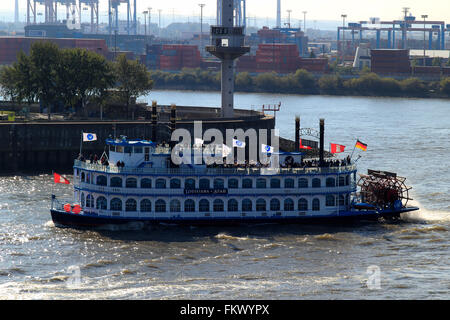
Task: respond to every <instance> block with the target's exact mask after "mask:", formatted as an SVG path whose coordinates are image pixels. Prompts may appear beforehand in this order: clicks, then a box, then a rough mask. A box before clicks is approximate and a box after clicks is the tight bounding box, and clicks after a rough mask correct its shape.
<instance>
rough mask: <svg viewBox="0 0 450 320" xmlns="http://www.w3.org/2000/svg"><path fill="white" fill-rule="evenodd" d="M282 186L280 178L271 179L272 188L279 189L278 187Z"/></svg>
mask: <svg viewBox="0 0 450 320" xmlns="http://www.w3.org/2000/svg"><path fill="white" fill-rule="evenodd" d="M280 186H281V182H280V179H278V178H272V179H270V187H271V188H272V189H273V188H275V189H278V188H280Z"/></svg>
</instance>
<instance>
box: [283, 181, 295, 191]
mask: <svg viewBox="0 0 450 320" xmlns="http://www.w3.org/2000/svg"><path fill="white" fill-rule="evenodd" d="M294 185H295V182H294V179H291V178H287V179H285V180H284V187H285V188H289V189H291V188H294Z"/></svg>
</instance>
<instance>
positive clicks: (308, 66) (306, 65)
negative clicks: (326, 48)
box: [299, 58, 328, 73]
mask: <svg viewBox="0 0 450 320" xmlns="http://www.w3.org/2000/svg"><path fill="white" fill-rule="evenodd" d="M299 68H300V69H305V70H306V71H309V72H315V73H324V72H327V71H328V59H326V58H301V59H300V64H299Z"/></svg>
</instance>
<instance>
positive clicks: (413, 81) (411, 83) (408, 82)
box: [400, 78, 427, 96]
mask: <svg viewBox="0 0 450 320" xmlns="http://www.w3.org/2000/svg"><path fill="white" fill-rule="evenodd" d="M400 86H401V88H402V91H403V92H404V93H407V94H412V95H419V96H423V95H424V94H425V93H426V91H427V86H426V85H425V84H424V82H423V81H421V80H419V79H417V78H408V79H405V80H402V81H400Z"/></svg>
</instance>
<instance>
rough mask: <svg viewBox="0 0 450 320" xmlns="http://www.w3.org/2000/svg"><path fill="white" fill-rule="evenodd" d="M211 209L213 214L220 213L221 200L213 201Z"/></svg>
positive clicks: (222, 207) (222, 205)
mask: <svg viewBox="0 0 450 320" xmlns="http://www.w3.org/2000/svg"><path fill="white" fill-rule="evenodd" d="M213 209H214V211H215V212H222V211H223V210H224V204H223V200H221V199H216V200H214V203H213Z"/></svg>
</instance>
